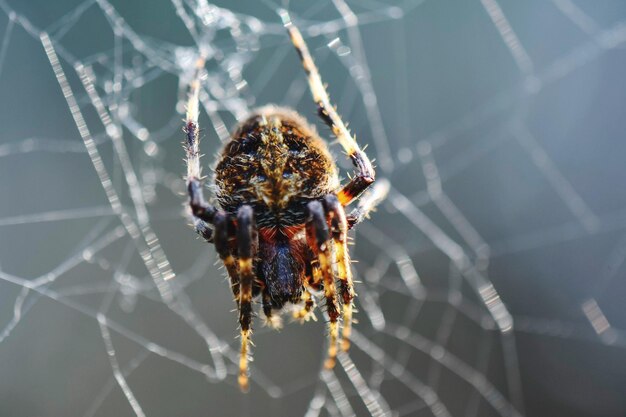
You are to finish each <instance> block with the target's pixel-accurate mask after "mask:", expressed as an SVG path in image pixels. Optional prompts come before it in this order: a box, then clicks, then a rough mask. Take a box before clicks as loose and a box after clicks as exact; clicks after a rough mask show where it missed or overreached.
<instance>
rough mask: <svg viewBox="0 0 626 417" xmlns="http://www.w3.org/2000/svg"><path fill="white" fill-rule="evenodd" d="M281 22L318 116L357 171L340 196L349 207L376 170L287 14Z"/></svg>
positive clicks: (342, 202)
mask: <svg viewBox="0 0 626 417" xmlns="http://www.w3.org/2000/svg"><path fill="white" fill-rule="evenodd" d="M282 19H283V23H284V24H285V27H286V28H287V31H288V32H289V36H290V38H291V42H292V43H293V45H294V46H295V48H296V50H297V51H298V55H299V56H300V60H301V61H302V66H303V67H304V71H305V72H306V75H307V78H308V81H309V89H310V90H311V94H312V95H313V100H314V101H315V103H316V104H317V107H318V109H317V110H318V114H319V116H320V118H321V119H322V120H323V121H324V123H326V124H327V125H328V126H329V127H330V128H331V129H332V131H333V134H334V135H335V137H336V138H337V140H338V141H339V143H340V144H341V146H342V147H343V149H344V151H345V152H346V154H347V155H348V157H349V158H350V159H351V160H352V164H353V165H354V167H355V169H356V175H355V176H354V177H353V178H352V180H351V181H350V182H349V183H348V184H346V185H345V186H344V187H343V188H342V189H341V191H340V192H339V194H338V197H339V201H340V202H341V204H342V205H344V206H345V205H348V204H350V202H351V201H352V200H354V199H355V198H357V197H358V196H359V195H361V193H362V192H363V191H365V190H366V189H367V187H369V186H370V185H371V184H372V183H373V182H374V177H375V173H374V168H373V167H372V163H371V162H370V160H369V158H368V157H367V155H366V154H365V152H363V151H362V150H361V149H360V148H359V145H358V143H357V142H356V140H355V139H354V137H353V136H352V135H351V133H350V131H349V130H348V128H347V127H346V125H345V124H344V123H343V121H342V120H341V117H340V116H339V114H338V113H337V110H336V109H335V108H334V107H333V105H332V104H331V102H330V98H329V97H328V93H327V92H326V88H324V83H323V82H322V77H321V76H320V73H319V71H318V70H317V67H316V66H315V62H313V58H312V57H311V53H310V52H309V48H308V47H307V46H306V43H305V42H304V39H303V38H302V34H301V33H300V31H299V30H298V28H297V27H296V26H294V24H293V23H291V19H290V18H289V15H288V14H287V13H286V12H284V13H283V15H282Z"/></svg>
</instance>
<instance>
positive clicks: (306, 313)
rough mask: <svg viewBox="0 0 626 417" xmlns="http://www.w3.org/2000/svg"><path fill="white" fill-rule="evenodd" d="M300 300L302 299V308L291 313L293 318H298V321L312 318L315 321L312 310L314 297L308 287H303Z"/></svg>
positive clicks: (301, 321) (302, 321)
mask: <svg viewBox="0 0 626 417" xmlns="http://www.w3.org/2000/svg"><path fill="white" fill-rule="evenodd" d="M302 301H304V305H303V306H302V308H301V309H300V310H298V311H296V312H294V313H293V318H294V319H296V320H298V321H299V322H300V323H304V322H306V321H309V320H310V319H313V320H314V321H317V317H315V313H314V312H313V310H314V309H315V298H313V295H312V294H311V292H310V291H309V288H308V287H305V289H304V292H303V293H302Z"/></svg>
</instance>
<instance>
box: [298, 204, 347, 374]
mask: <svg viewBox="0 0 626 417" xmlns="http://www.w3.org/2000/svg"><path fill="white" fill-rule="evenodd" d="M307 211H308V216H307V222H306V235H307V240H308V241H309V244H310V245H311V248H312V249H313V253H314V254H315V256H316V257H317V260H318V262H319V269H320V271H321V273H322V279H323V281H324V298H325V299H326V313H327V314H328V318H329V323H328V357H327V359H326V363H325V365H324V366H325V367H326V368H327V369H330V368H333V367H334V366H335V361H336V357H337V340H338V337H339V305H338V303H337V294H336V292H337V291H336V288H335V276H334V273H333V265H332V261H333V255H332V252H331V242H330V234H329V232H328V225H327V224H326V215H325V213H324V207H323V206H322V203H320V202H319V201H311V202H310V203H309V204H307Z"/></svg>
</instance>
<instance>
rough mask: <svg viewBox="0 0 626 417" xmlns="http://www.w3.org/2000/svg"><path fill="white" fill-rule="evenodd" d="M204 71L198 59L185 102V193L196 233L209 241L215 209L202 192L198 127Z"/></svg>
mask: <svg viewBox="0 0 626 417" xmlns="http://www.w3.org/2000/svg"><path fill="white" fill-rule="evenodd" d="M203 69H204V59H198V62H197V63H196V75H195V76H194V79H193V81H192V82H191V85H190V89H189V100H188V101H187V116H186V118H185V128H184V130H185V134H186V138H185V144H184V145H185V151H186V153H187V193H188V194H189V206H190V208H191V214H192V215H193V217H194V226H195V228H196V231H197V232H198V233H199V234H200V235H202V236H203V237H204V238H205V239H206V240H207V241H210V237H211V233H210V229H209V228H208V224H213V218H214V217H215V213H216V212H217V209H216V208H215V207H213V206H212V205H210V204H208V203H207V202H206V200H205V199H204V193H203V192H202V170H201V168H200V129H199V126H198V112H199V107H198V106H199V103H198V95H199V92H200V74H201V73H202V71H203Z"/></svg>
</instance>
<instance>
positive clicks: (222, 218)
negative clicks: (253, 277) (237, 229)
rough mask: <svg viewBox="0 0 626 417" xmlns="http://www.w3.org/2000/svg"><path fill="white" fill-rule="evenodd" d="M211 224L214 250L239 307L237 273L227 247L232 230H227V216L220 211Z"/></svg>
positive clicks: (233, 259)
mask: <svg viewBox="0 0 626 417" xmlns="http://www.w3.org/2000/svg"><path fill="white" fill-rule="evenodd" d="M213 224H214V227H215V236H214V237H213V240H214V243H215V250H216V251H217V254H218V255H219V257H220V259H221V260H222V262H223V263H224V267H226V272H228V277H229V278H230V288H231V290H232V292H233V295H234V297H235V302H236V303H237V306H239V272H238V271H237V262H236V260H235V257H234V256H233V254H232V252H231V250H230V247H229V245H228V240H229V238H230V235H231V234H232V233H233V232H232V230H229V228H230V225H229V219H228V215H227V214H226V213H224V212H223V211H221V210H220V211H218V212H217V213H216V214H215V218H214V219H213Z"/></svg>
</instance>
